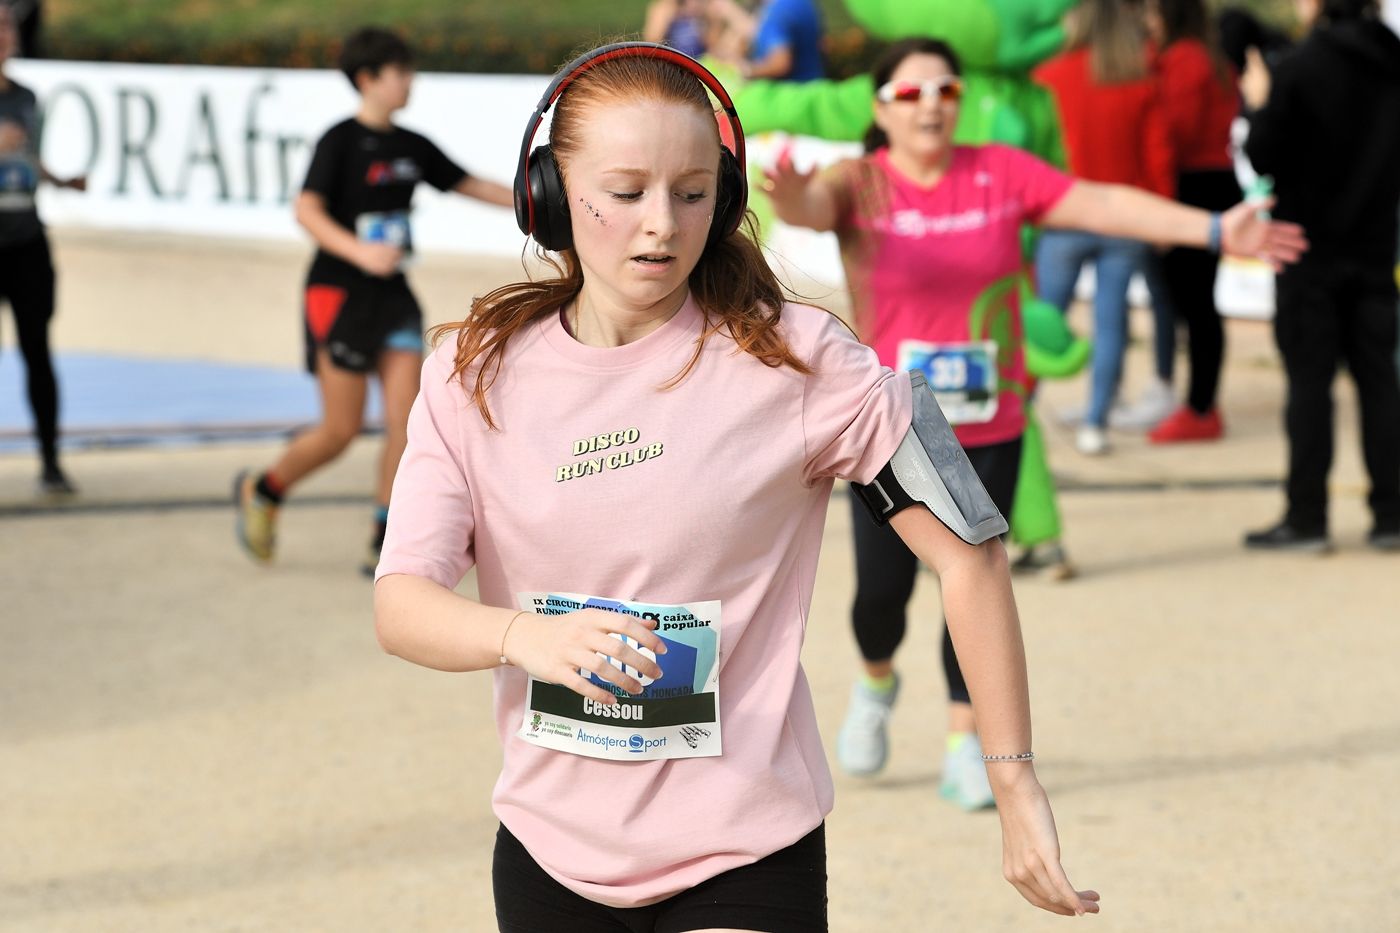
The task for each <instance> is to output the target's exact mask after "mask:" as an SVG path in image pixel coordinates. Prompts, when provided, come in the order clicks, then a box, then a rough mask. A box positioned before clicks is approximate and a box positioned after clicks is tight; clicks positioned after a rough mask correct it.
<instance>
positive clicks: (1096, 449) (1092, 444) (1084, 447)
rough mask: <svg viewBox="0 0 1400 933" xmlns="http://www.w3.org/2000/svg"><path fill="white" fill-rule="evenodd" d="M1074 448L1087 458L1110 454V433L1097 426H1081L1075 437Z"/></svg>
mask: <svg viewBox="0 0 1400 933" xmlns="http://www.w3.org/2000/svg"><path fill="white" fill-rule="evenodd" d="M1074 446H1075V447H1076V448H1077V449H1078V450H1079V452H1080V453H1081V454H1084V455H1085V456H1086V457H1101V456H1103V455H1104V454H1106V453H1108V432H1107V431H1105V430H1104V429H1103V428H1101V427H1098V426H1097V425H1092V424H1081V425H1080V426H1079V430H1078V431H1077V432H1076V433H1075V435H1074Z"/></svg>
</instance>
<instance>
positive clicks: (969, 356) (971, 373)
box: [897, 340, 1000, 424]
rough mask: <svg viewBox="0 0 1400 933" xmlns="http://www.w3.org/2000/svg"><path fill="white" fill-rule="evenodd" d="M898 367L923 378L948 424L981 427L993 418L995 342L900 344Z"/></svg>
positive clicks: (994, 415)
mask: <svg viewBox="0 0 1400 933" xmlns="http://www.w3.org/2000/svg"><path fill="white" fill-rule="evenodd" d="M897 365H898V368H899V369H900V370H901V371H905V372H915V371H917V372H921V373H923V374H924V379H925V380H926V381H927V382H928V385H929V388H931V389H933V394H934V395H935V396H936V397H937V398H938V407H939V408H941V409H943V415H944V417H946V418H947V419H948V423H949V424H982V423H984V422H987V421H991V420H992V419H993V418H995V417H996V413H997V400H998V396H999V394H1000V393H999V391H998V387H997V386H998V384H997V345H996V341H994V340H976V341H971V342H968V343H928V342H926V341H922V340H902V341H900V343H899V354H898V361H897Z"/></svg>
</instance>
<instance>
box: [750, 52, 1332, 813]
mask: <svg viewBox="0 0 1400 933" xmlns="http://www.w3.org/2000/svg"><path fill="white" fill-rule="evenodd" d="M958 67H959V66H958V59H957V56H956V54H955V53H954V52H953V50H952V49H951V48H949V46H948V45H947V44H945V43H943V42H940V41H938V40H934V39H907V40H904V41H902V42H897V43H895V44H894V45H892V46H891V47H890V48H889V49H888V50H887V51H886V53H885V55H884V56H883V57H882V58H881V60H880V61H879V62H877V63H876V66H875V69H874V73H875V84H876V87H877V91H876V99H875V101H874V102H873V110H874V123H873V125H872V126H871V131H870V134H869V135H868V136H867V139H866V149H867V153H868V154H867V155H865V156H864V157H863V158H860V159H851V160H848V161H845V162H841V163H838V164H837V165H835V166H833V167H831V168H830V169H828V170H826V171H825V172H822V173H821V174H818V173H816V172H815V171H810V172H806V173H801V172H798V171H797V170H796V169H795V168H794V167H793V165H792V163H791V161H790V160H788V159H783V160H780V162H779V164H778V165H777V166H776V168H775V169H774V170H773V171H772V172H770V173H769V178H768V183H767V185H766V188H767V190H768V191H769V193H770V195H771V197H772V199H773V205H774V208H775V209H776V211H777V215H778V217H779V218H781V219H782V220H784V221H786V222H787V223H791V224H796V225H799V226H803V227H810V228H812V229H815V230H833V231H835V232H836V235H837V237H838V238H839V240H840V243H841V253H842V259H843V261H844V264H845V268H846V277H847V281H848V282H849V284H850V289H851V300H852V305H853V307H854V309H855V319H856V329H857V331H858V332H859V333H860V336H861V339H862V340H864V341H865V342H866V343H868V344H869V345H870V346H872V347H873V348H874V349H875V351H876V353H877V354H878V355H879V358H880V362H882V363H884V364H885V365H886V366H890V367H894V368H896V369H922V370H924V372H925V374H926V377H927V379H928V383H929V385H931V386H932V387H933V388H934V391H935V392H936V393H938V394H939V401H940V404H941V405H942V406H943V409H944V413H945V414H946V415H947V416H948V420H949V421H950V422H952V423H953V424H954V425H955V427H956V431H957V435H958V439H959V440H960V441H961V442H962V444H963V447H964V448H966V450H967V454H968V457H969V459H971V461H972V464H973V467H974V468H975V469H976V470H977V472H978V475H979V476H980V477H981V479H982V483H983V485H984V486H986V487H987V491H988V492H989V493H990V494H991V496H992V499H993V501H995V502H996V503H997V505H998V507H999V508H1000V509H1001V511H1002V513H1003V514H1008V513H1009V512H1010V508H1011V500H1012V497H1013V494H1014V491H1015V486H1016V475H1017V467H1018V464H1019V462H1020V445H1021V435H1022V432H1023V431H1024V427H1025V416H1024V413H1023V412H1022V408H1021V396H1022V394H1023V393H1024V391H1025V388H1024V386H1025V379H1026V373H1025V361H1024V357H1023V353H1022V330H1021V315H1020V304H1019V299H1018V293H1017V287H1016V283H1017V280H1018V277H1019V275H1020V270H1021V226H1022V224H1024V223H1035V224H1041V225H1043V226H1045V227H1057V228H1064V229H1073V230H1084V231H1089V232H1092V233H1096V234H1099V235H1102V236H1110V237H1130V238H1133V239H1138V240H1146V241H1148V242H1153V243H1176V244H1183V245H1188V246H1198V247H1205V246H1208V247H1211V248H1214V249H1216V250H1217V251H1218V250H1220V249H1222V248H1223V249H1225V250H1227V251H1229V252H1233V253H1239V254H1243V255H1259V256H1263V257H1265V258H1268V259H1269V260H1270V261H1272V262H1273V263H1274V264H1275V265H1278V264H1280V263H1282V262H1291V261H1293V260H1295V259H1296V258H1297V257H1298V255H1299V254H1300V252H1301V250H1302V249H1304V248H1306V242H1305V241H1304V239H1303V237H1302V231H1301V230H1300V229H1299V228H1298V227H1297V226H1296V225H1290V224H1278V223H1273V224H1270V223H1267V222H1263V221H1261V220H1259V219H1258V215H1257V213H1256V211H1255V209H1254V208H1253V207H1251V206H1247V205H1244V204H1240V205H1236V206H1235V207H1233V208H1231V209H1230V210H1229V211H1226V212H1225V213H1224V214H1223V215H1222V214H1211V213H1209V212H1207V211H1205V210H1200V209H1197V208H1191V207H1186V206H1184V205H1181V204H1177V203H1176V202H1173V201H1169V200H1167V199H1165V198H1162V197H1158V196H1156V195H1153V194H1149V193H1147V192H1145V191H1142V190H1141V189H1138V188H1133V187H1128V186H1126V185H1114V184H1098V183H1093V182H1087V181H1077V180H1075V179H1073V178H1071V177H1070V176H1068V175H1065V174H1063V173H1061V172H1059V171H1057V170H1056V169H1054V168H1051V167H1050V166H1049V165H1047V164H1045V163H1044V162H1042V161H1040V160H1039V159H1036V158H1035V157H1034V156H1031V155H1029V154H1027V153H1025V152H1022V151H1020V150H1018V149H1013V148H1011V147H1009V146H1003V145H985V146H960V145H954V143H953V134H954V131H955V130H956V128H957V122H958V101H959V99H960V96H961V87H962V86H961V82H960V80H959V78H958ZM854 530H855V545H856V598H855V605H854V607H853V611H852V617H853V623H854V627H855V633H856V641H857V643H858V645H859V648H860V652H861V656H862V660H863V670H862V677H861V678H860V680H858V682H857V683H856V684H855V686H854V689H853V691H852V695H851V702H850V706H849V708H848V711H847V716H846V722H845V725H844V726H843V727H842V730H841V734H840V736H839V737H838V739H837V757H838V759H839V760H840V762H841V764H842V766H843V767H844V768H845V769H846V770H847V771H849V772H850V773H853V774H874V773H876V772H878V771H879V770H880V769H882V768H883V767H884V765H885V762H886V760H887V757H888V739H887V728H886V726H887V721H888V718H889V715H890V712H891V710H892V708H893V705H894V701H895V698H896V696H897V694H898V687H899V680H898V677H897V675H896V674H895V669H894V653H895V650H896V649H897V648H898V646H899V643H900V641H901V640H902V639H903V636H904V629H905V607H906V605H907V603H908V601H909V597H910V595H911V594H912V593H913V589H914V579H915V575H916V572H917V567H918V562H917V561H916V560H915V557H914V556H913V555H911V554H910V553H909V550H908V548H906V547H905V546H904V542H901V541H900V540H899V538H898V537H897V536H896V535H894V534H892V533H889V531H888V529H885V528H883V527H878V526H876V525H875V524H874V523H873V522H871V521H870V520H869V519H867V518H866V517H864V516H862V515H857V516H856V517H855V524H854ZM945 586H946V581H945ZM944 592H945V596H946V589H945V591H944ZM946 608H947V606H946V602H945V609H946ZM950 618H951V613H950ZM956 642H957V639H956V638H953V637H950V636H949V632H948V630H947V629H946V627H945V630H944V638H943V664H944V671H945V673H946V674H947V679H948V687H949V716H948V733H949V737H948V749H947V753H946V756H945V758H944V763H943V785H942V788H941V792H942V794H943V796H945V797H947V798H949V799H950V800H952V801H954V802H955V803H957V804H958V805H960V806H962V807H963V808H964V809H969V810H972V809H978V808H981V807H986V806H989V805H992V804H993V802H994V796H995V795H994V790H995V788H994V786H993V784H994V783H995V782H994V781H993V782H992V784H989V783H988V772H987V769H986V768H985V767H983V764H982V757H981V756H982V749H983V747H987V746H990V745H991V744H992V743H991V740H990V739H989V737H988V736H987V735H985V729H983V730H981V731H983V733H984V734H983V735H982V736H981V742H980V745H979V742H978V736H977V733H978V731H979V725H982V724H984V723H985V721H986V712H985V710H980V711H979V712H980V715H978V716H977V717H974V716H973V702H972V700H973V696H974V695H975V693H976V691H969V690H968V689H967V686H968V685H967V682H966V680H965V679H964V677H963V670H962V669H963V668H965V667H966V666H967V663H966V662H967V658H966V657H965V655H964V652H963V651H962V650H961V648H959V650H958V651H957V652H954V645H955V643H956ZM960 660H961V661H962V662H963V664H962V665H961V667H960V665H959V663H958V662H959V661H960ZM996 802H998V803H999V802H1000V798H999V797H998V798H997V799H996Z"/></svg>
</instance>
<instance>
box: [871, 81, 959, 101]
mask: <svg viewBox="0 0 1400 933" xmlns="http://www.w3.org/2000/svg"><path fill="white" fill-rule="evenodd" d="M962 90H963V84H962V80H961V79H960V78H955V77H946V78H929V79H927V80H925V81H890V82H887V83H885V84H882V85H881V86H880V89H879V90H878V91H876V92H875V99H876V100H878V101H879V102H880V103H882V104H888V103H893V102H894V101H904V102H906V103H913V102H914V101H917V100H922V99H924V98H926V97H928V98H934V97H936V98H938V99H939V100H945V101H948V102H950V103H954V102H956V101H959V100H961V99H962Z"/></svg>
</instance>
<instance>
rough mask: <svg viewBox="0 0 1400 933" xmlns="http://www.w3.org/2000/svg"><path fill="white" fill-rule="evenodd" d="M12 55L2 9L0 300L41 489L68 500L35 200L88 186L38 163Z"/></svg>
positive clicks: (49, 276)
mask: <svg viewBox="0 0 1400 933" xmlns="http://www.w3.org/2000/svg"><path fill="white" fill-rule="evenodd" d="M18 52H19V34H18V32H17V31H16V29H15V21H14V14H13V13H11V11H10V8H9V7H8V6H5V5H4V4H0V300H8V301H9V303H10V310H11V311H12V312H14V315H15V333H16V334H17V336H18V339H19V352H20V355H21V356H23V357H24V368H25V372H26V374H27V376H28V389H29V407H30V410H31V411H33V413H34V436H35V437H36V438H37V439H38V441H39V457H40V461H41V463H42V469H41V472H40V474H39V489H40V491H41V492H44V493H46V494H48V495H71V494H72V493H73V492H74V488H73V484H72V483H71V482H69V480H68V477H67V476H66V475H65V474H64V472H63V469H62V468H61V467H60V466H59V463H58V380H57V378H55V376H54V371H53V359H52V358H51V355H50V352H49V321H50V320H51V319H52V318H53V311H54V268H53V260H52V258H51V256H50V254H49V238H48V236H47V235H46V234H45V232H44V225H43V222H42V221H40V220H39V213H38V211H37V210H35V207H34V192H35V190H36V189H37V188H38V187H39V183H40V182H41V181H44V182H50V183H52V184H55V185H57V186H58V187H60V188H72V189H74V190H75V191H84V190H86V189H87V179H86V178H71V179H67V180H59V179H57V178H55V177H54V176H53V175H51V174H50V173H49V172H48V170H46V169H45V168H44V167H43V165H42V164H41V163H40V161H39V107H38V101H37V100H36V98H35V97H34V92H33V91H31V90H30V89H29V88H27V87H25V86H24V85H22V84H16V83H15V82H14V81H11V80H10V79H9V78H8V77H6V76H5V63H6V62H7V61H8V60H9V59H10V58H11V57H13V56H15V55H16V54H17V53H18Z"/></svg>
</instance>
